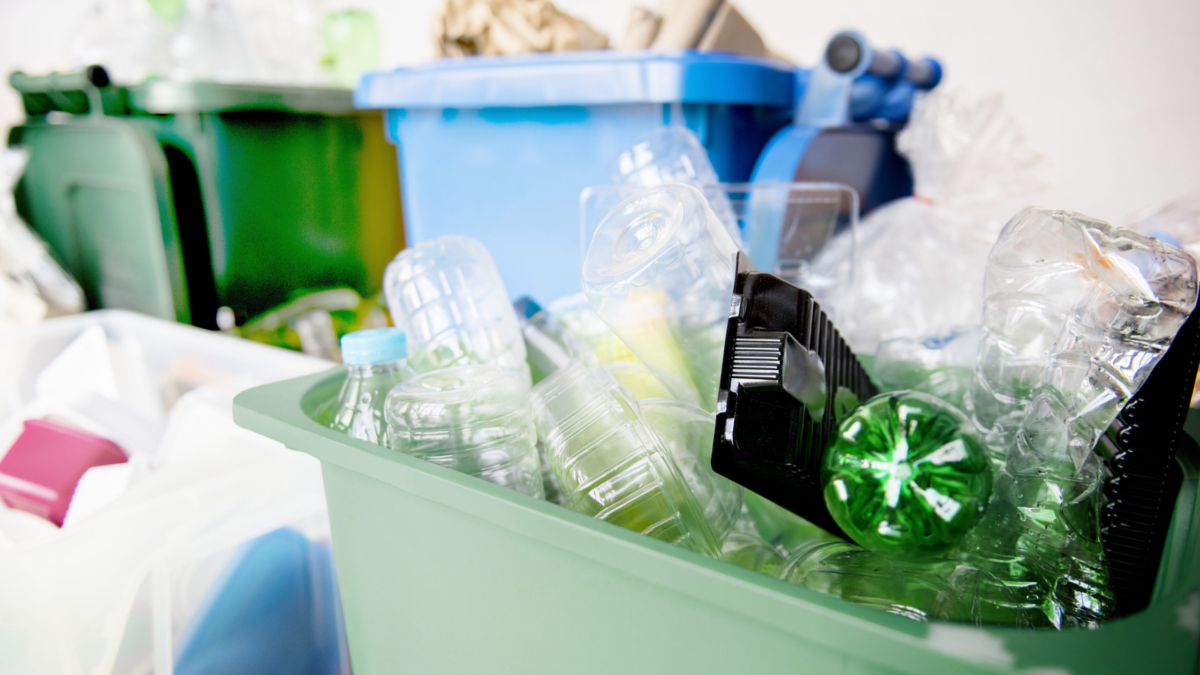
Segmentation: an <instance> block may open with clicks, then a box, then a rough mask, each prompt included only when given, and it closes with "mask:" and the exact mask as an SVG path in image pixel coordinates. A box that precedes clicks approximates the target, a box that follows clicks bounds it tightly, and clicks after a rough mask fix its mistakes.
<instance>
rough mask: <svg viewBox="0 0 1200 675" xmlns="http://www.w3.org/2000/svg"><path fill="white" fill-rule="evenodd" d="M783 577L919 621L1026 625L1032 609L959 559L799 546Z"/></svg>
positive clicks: (828, 544) (840, 544) (836, 544)
mask: <svg viewBox="0 0 1200 675" xmlns="http://www.w3.org/2000/svg"><path fill="white" fill-rule="evenodd" d="M780 578H782V579H784V580H786V581H790V582H791V583H794V584H798V585H800V586H804V587H806V588H811V589H813V590H815V591H819V592H821V593H824V594H826V595H831V596H833V597H835V598H841V599H843V600H848V601H850V602H855V603H858V604H860V605H866V606H868V607H874V608H876V609H880V610H883V611H885V612H889V613H891V614H898V615H900V616H904V617H907V618H910V619H915V620H917V621H931V620H949V621H960V622H965V623H970V624H975V625H982V624H1001V625H1010V626H1027V625H1028V620H1027V618H1026V614H1027V611H1026V609H1025V608H1024V607H1021V606H1020V605H1019V603H1017V602H1015V601H1014V599H1013V592H1012V591H1011V590H1009V589H1008V588H1007V587H1006V586H1005V585H1004V584H1002V583H1001V582H1000V580H998V579H997V578H996V577H994V576H992V575H990V574H988V573H987V572H984V571H982V570H980V569H978V568H975V567H972V566H971V565H967V564H964V563H961V562H958V561H955V560H938V559H927V560H906V559H902V558H894V557H891V556H887V555H882V554H879V553H875V552H872V551H868V550H866V549H864V548H861V547H859V546H856V545H854V544H850V543H847V542H844V541H813V542H809V543H805V544H802V545H801V546H799V547H798V548H797V549H796V550H795V551H793V552H792V554H791V555H790V556H789V557H788V559H787V560H786V561H785V562H784V563H783V568H782V570H781V572H780Z"/></svg>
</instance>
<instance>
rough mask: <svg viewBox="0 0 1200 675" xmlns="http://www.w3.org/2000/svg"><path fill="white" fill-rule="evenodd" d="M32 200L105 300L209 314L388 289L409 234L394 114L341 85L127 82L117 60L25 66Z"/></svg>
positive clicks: (95, 298)
mask: <svg viewBox="0 0 1200 675" xmlns="http://www.w3.org/2000/svg"><path fill="white" fill-rule="evenodd" d="M11 84H12V86H13V87H14V88H15V89H16V90H17V91H18V92H20V93H21V95H22V99H23V101H24V105H25V112H26V116H27V119H26V121H25V123H24V124H23V125H21V126H18V127H15V128H14V129H13V130H12V131H11V133H10V135H9V139H8V142H9V144H10V145H17V146H22V147H25V148H27V149H28V150H29V154H30V161H29V166H28V168H27V170H26V173H25V176H24V178H23V179H22V181H21V184H20V186H19V190H18V204H19V207H20V210H21V212H22V214H23V215H24V216H25V218H26V220H28V221H29V223H30V224H31V225H32V226H33V228H34V229H35V230H36V231H37V232H38V234H40V235H41V236H42V238H44V239H45V240H46V241H47V243H49V245H50V247H51V249H52V250H53V251H54V253H55V254H56V256H57V257H58V258H59V260H60V261H61V262H62V263H63V264H64V266H65V267H66V268H67V270H68V271H69V272H71V273H72V274H73V275H74V276H75V277H76V278H77V279H78V280H79V282H80V284H81V285H82V286H83V289H84V292H85V293H86V295H87V300H88V304H89V306H90V307H92V308H114V309H129V310H134V311H138V312H142V313H145V314H149V315H151V316H157V317H159V318H165V319H171V320H178V321H182V322H184V323H191V324H194V325H196V326H201V327H205V328H216V327H217V311H218V308H220V307H229V308H230V309H232V310H233V312H234V314H235V316H238V317H241V318H243V319H248V318H253V317H255V316H257V315H260V314H262V313H263V312H266V311H267V310H269V309H271V308H273V307H275V306H277V305H281V304H283V303H285V302H287V301H289V300H291V299H293V298H294V296H295V295H297V294H298V293H301V292H305V291H319V290H325V289H333V288H349V289H353V290H355V291H356V292H358V293H359V294H360V295H362V296H364V297H367V296H370V295H373V294H375V293H377V292H378V279H379V278H380V276H381V274H382V270H383V265H385V264H386V263H387V261H388V260H389V259H390V258H391V256H393V255H395V253H396V251H398V250H400V248H402V247H403V230H402V226H401V216H400V200H399V192H398V188H397V175H396V162H395V160H394V158H393V156H392V153H391V151H390V150H389V148H388V146H387V144H386V142H385V141H384V139H383V136H382V133H381V129H380V125H379V117H378V115H377V114H372V113H369V112H356V111H355V110H354V109H353V108H352V106H351V101H350V97H351V95H350V92H348V91H343V90H336V89H306V88H300V87H271V86H248V85H246V86H243V85H230V84H213V83H202V82H198V83H180V82H173V81H167V80H151V81H148V82H146V83H143V84H141V85H137V86H133V87H122V86H115V85H113V84H112V83H111V82H109V80H108V76H107V74H106V73H105V72H104V70H103V69H102V68H98V67H93V68H90V69H88V70H87V71H86V72H84V73H76V74H71V75H50V76H44V77H28V76H25V75H22V74H21V73H15V74H14V75H13V76H12V78H11Z"/></svg>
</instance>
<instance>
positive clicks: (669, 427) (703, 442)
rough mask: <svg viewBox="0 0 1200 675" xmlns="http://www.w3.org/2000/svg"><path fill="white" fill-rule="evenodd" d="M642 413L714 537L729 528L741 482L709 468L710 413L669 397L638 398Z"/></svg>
mask: <svg viewBox="0 0 1200 675" xmlns="http://www.w3.org/2000/svg"><path fill="white" fill-rule="evenodd" d="M638 406H639V408H640V409H641V412H642V417H644V418H645V419H646V423H647V424H648V425H650V429H651V430H652V431H653V432H654V435H655V436H657V437H658V441H659V443H661V444H662V447H663V448H664V449H666V451H667V453H668V454H670V455H671V459H673V460H674V461H675V466H677V467H679V472H680V474H681V475H682V476H683V480H684V482H685V483H686V484H687V487H688V490H689V491H690V492H691V494H692V496H693V497H694V498H695V499H696V501H697V503H699V504H700V506H701V508H703V509H704V520H705V522H707V523H708V526H709V528H710V529H711V530H712V531H713V534H714V535H716V537H717V538H718V539H723V538H724V537H725V535H726V534H727V533H729V532H730V531H732V530H733V528H734V525H735V523H736V521H737V520H738V518H739V516H741V512H742V493H743V492H744V490H743V489H742V486H741V485H738V484H737V483H735V482H733V481H731V480H729V479H728V478H726V477H724V476H722V475H720V474H718V473H717V472H715V471H713V470H712V442H713V436H714V434H715V431H716V423H715V420H714V419H713V416H712V415H710V414H708V413H706V412H704V411H703V410H701V409H700V408H697V407H696V406H694V405H692V404H690V403H684V402H683V401H675V400H672V399H661V398H660V399H650V400H642V401H639V402H638Z"/></svg>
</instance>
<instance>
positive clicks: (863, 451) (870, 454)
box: [821, 391, 992, 558]
mask: <svg viewBox="0 0 1200 675" xmlns="http://www.w3.org/2000/svg"><path fill="white" fill-rule="evenodd" d="M821 478H822V483H823V484H824V486H825V505H826V506H827V507H828V508H829V513H830V515H832V516H833V519H834V521H835V522H837V524H838V526H839V527H841V528H842V530H843V531H845V533H846V534H847V535H849V536H850V538H851V539H853V540H854V541H856V542H858V543H859V544H861V545H862V546H864V547H866V548H868V549H870V550H872V551H877V552H879V553H886V554H889V555H893V556H903V557H911V558H921V557H932V556H936V555H938V554H941V553H944V552H946V551H948V550H950V549H951V548H953V547H954V546H955V545H956V544H958V542H959V541H960V540H961V539H962V538H963V536H965V535H966V533H967V531H968V530H970V529H971V526H972V525H974V524H975V522H976V521H977V520H978V519H979V515H980V513H982V512H983V509H984V506H985V505H986V504H987V499H988V495H989V493H990V492H991V489H992V469H991V465H990V463H989V462H988V457H987V449H986V448H985V447H984V444H983V439H982V438H980V437H979V436H978V435H977V434H976V433H975V430H974V428H973V426H972V425H971V420H970V419H968V418H967V416H966V415H964V414H963V413H962V412H960V411H959V410H958V409H957V408H954V407H953V406H951V405H950V404H949V403H945V402H943V401H941V400H939V399H936V398H934V397H932V396H929V395H928V394H922V393H919V392H915V391H900V392H893V393H890V394H881V395H879V396H876V397H875V398H872V399H871V400H869V401H867V402H866V403H864V404H862V405H860V406H858V407H857V408H855V409H854V411H853V412H851V413H850V414H848V415H847V416H846V417H844V418H843V419H842V421H841V422H840V423H839V424H838V429H837V433H836V434H835V435H834V437H833V442H832V443H831V444H830V445H829V448H828V449H826V451H825V458H824V464H823V467H822V476H821Z"/></svg>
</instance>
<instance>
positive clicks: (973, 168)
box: [814, 89, 1039, 353]
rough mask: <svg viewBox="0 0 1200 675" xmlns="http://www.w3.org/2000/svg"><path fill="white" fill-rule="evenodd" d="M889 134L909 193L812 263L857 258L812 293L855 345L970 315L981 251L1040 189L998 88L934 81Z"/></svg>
mask: <svg viewBox="0 0 1200 675" xmlns="http://www.w3.org/2000/svg"><path fill="white" fill-rule="evenodd" d="M896 142H897V146H898V148H899V151H900V152H901V153H902V154H903V155H904V156H905V157H907V158H908V160H909V164H910V165H911V166H912V171H913V178H914V195H913V197H911V198H908V199H901V200H897V201H895V202H892V203H889V204H885V205H884V206H881V207H879V208H877V209H875V210H874V211H872V212H871V213H869V214H868V215H867V216H866V217H865V218H864V219H863V221H862V223H861V225H860V227H859V228H858V233H857V242H855V240H854V238H853V237H852V236H849V235H844V234H843V235H839V236H838V237H837V238H836V239H835V240H834V241H833V242H831V243H830V244H829V245H828V246H827V247H826V248H825V250H823V251H822V252H821V254H820V256H819V257H818V258H817V260H816V261H815V262H814V268H815V270H816V271H817V272H818V273H824V274H825V275H826V276H833V277H836V276H837V275H836V273H835V270H836V269H837V267H838V266H839V265H842V264H844V261H845V260H847V259H848V258H849V257H850V256H851V255H852V254H853V255H855V256H856V261H855V270H854V282H853V283H852V284H843V285H838V286H835V287H833V288H831V289H827V290H823V291H822V290H820V289H818V291H817V299H818V300H819V301H820V303H821V306H822V307H823V308H825V310H826V311H827V312H830V313H831V314H832V315H833V316H836V317H837V320H838V330H839V331H840V332H841V334H842V336H843V337H844V338H845V340H846V341H847V342H848V343H849V344H850V346H851V347H852V348H853V349H854V350H855V351H856V352H859V353H871V352H873V351H875V349H876V347H877V346H878V344H879V343H880V342H881V341H883V340H886V339H889V338H894V337H917V336H925V335H935V334H939V333H945V332H947V331H948V330H949V329H951V328H952V327H954V326H957V325H962V324H971V323H975V322H976V321H978V317H979V312H980V309H981V298H982V297H983V294H982V286H981V284H982V275H981V274H980V270H981V269H982V268H983V266H984V262H985V261H986V259H987V255H988V251H989V250H991V247H992V244H993V243H994V242H995V241H996V236H997V235H998V234H999V233H1000V229H1001V228H1002V227H1003V225H1004V223H1005V222H1006V221H1007V219H1008V218H1009V217H1011V216H1012V214H1013V213H1014V212H1015V211H1017V210H1018V209H1019V208H1021V207H1022V206H1024V205H1025V202H1027V200H1028V198H1029V196H1030V195H1031V194H1033V193H1035V192H1036V190H1037V188H1038V187H1039V183H1038V180H1037V177H1036V175H1035V173H1034V169H1035V167H1036V165H1037V163H1038V161H1039V158H1038V157H1037V156H1036V155H1035V154H1034V153H1033V152H1032V151H1030V149H1029V148H1028V147H1027V146H1026V143H1025V141H1024V139H1023V137H1022V136H1021V133H1020V131H1019V130H1018V129H1017V127H1016V124H1015V122H1014V121H1013V120H1012V119H1011V118H1010V117H1009V116H1008V115H1007V114H1006V113H1005V112H1004V109H1003V106H1002V104H1001V99H1000V97H999V96H995V95H993V96H989V97H987V98H982V99H979V100H975V101H972V100H970V99H968V98H966V97H964V96H962V95H960V94H957V93H954V92H952V91H947V90H944V89H937V90H935V91H933V92H932V93H930V94H928V95H927V96H925V97H924V98H922V99H920V100H919V101H918V102H917V103H916V105H915V106H914V108H913V113H912V118H911V120H910V121H909V123H908V126H907V127H906V128H905V130H904V131H902V132H901V133H900V134H899V135H898V136H897V141H896ZM856 243H857V249H855V244H856Z"/></svg>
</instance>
